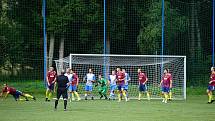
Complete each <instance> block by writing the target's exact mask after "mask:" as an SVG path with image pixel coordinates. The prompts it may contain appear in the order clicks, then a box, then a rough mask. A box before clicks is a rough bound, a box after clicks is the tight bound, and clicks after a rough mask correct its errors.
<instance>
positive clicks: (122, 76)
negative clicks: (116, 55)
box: [116, 71, 125, 85]
mask: <svg viewBox="0 0 215 121" xmlns="http://www.w3.org/2000/svg"><path fill="white" fill-rule="evenodd" d="M116 78H117V80H118V84H119V85H122V84H124V83H125V80H124V79H125V73H124V72H122V71H118V72H117V73H116Z"/></svg>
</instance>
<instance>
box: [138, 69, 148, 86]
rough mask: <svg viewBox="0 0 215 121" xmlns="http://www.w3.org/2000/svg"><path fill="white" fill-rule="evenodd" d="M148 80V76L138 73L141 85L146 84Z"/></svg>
mask: <svg viewBox="0 0 215 121" xmlns="http://www.w3.org/2000/svg"><path fill="white" fill-rule="evenodd" d="M146 79H147V76H146V75H145V73H143V72H140V73H138V80H139V84H143V83H145V82H146Z"/></svg>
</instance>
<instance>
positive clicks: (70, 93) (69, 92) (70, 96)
mask: <svg viewBox="0 0 215 121" xmlns="http://www.w3.org/2000/svg"><path fill="white" fill-rule="evenodd" d="M68 99H69V101H70V102H72V99H73V96H72V86H71V85H69V88H68Z"/></svg>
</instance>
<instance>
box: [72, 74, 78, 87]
mask: <svg viewBox="0 0 215 121" xmlns="http://www.w3.org/2000/svg"><path fill="white" fill-rule="evenodd" d="M77 83H78V75H77V74H76V73H73V74H72V86H75V85H77Z"/></svg>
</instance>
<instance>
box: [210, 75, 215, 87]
mask: <svg viewBox="0 0 215 121" xmlns="http://www.w3.org/2000/svg"><path fill="white" fill-rule="evenodd" d="M210 81H214V82H212V83H210V84H209V85H211V86H215V73H211V77H210Z"/></svg>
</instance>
